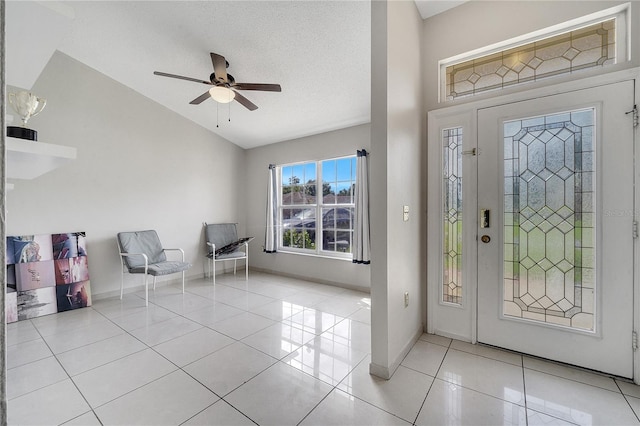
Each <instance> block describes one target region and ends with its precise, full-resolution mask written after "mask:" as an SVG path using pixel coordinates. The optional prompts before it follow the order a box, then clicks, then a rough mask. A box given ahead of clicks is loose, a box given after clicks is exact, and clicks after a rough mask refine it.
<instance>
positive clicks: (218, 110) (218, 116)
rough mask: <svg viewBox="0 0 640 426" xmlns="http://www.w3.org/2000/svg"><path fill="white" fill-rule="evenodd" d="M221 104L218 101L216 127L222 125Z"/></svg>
mask: <svg viewBox="0 0 640 426" xmlns="http://www.w3.org/2000/svg"><path fill="white" fill-rule="evenodd" d="M219 123H220V104H219V103H217V102H216V127H220V124H219Z"/></svg>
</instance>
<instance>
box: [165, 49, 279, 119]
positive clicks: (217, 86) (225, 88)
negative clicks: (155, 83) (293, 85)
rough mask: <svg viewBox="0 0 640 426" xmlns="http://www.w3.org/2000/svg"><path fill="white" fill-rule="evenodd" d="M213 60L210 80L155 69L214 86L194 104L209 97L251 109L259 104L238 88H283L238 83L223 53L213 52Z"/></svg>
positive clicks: (271, 90) (171, 75) (273, 85)
mask: <svg viewBox="0 0 640 426" xmlns="http://www.w3.org/2000/svg"><path fill="white" fill-rule="evenodd" d="M211 62H213V73H212V74H211V75H210V76H209V81H206V80H200V79H197V78H191V77H184V76H181V75H175V74H168V73H166V72H160V71H154V72H153V73H154V74H155V75H159V76H162V77H171V78H179V79H181V80H187V81H195V82H196V83H202V84H207V85H209V86H213V87H212V88H211V89H209V90H207V91H206V92H204V93H203V94H202V95H200V96H198V97H197V98H195V99H194V100H192V101H191V102H189V103H190V104H192V105H198V104H201V103H202V102H204V101H206V100H207V99H209V98H213V99H214V100H215V101H217V102H220V103H229V102H231V101H233V100H236V101H237V102H238V103H239V104H241V105H242V106H244V107H245V108H247V109H248V110H249V111H254V110H256V109H258V107H257V105H256V104H254V103H253V102H251V101H250V100H249V99H247V98H245V97H244V96H242V95H241V94H240V93H238V92H237V91H238V90H261V91H265V92H281V91H282V88H281V87H280V85H279V84H261V83H236V80H235V79H234V78H233V76H232V75H231V74H228V73H227V68H228V67H229V62H228V61H227V60H226V59H225V58H224V56H222V55H218V54H217V53H213V52H212V53H211Z"/></svg>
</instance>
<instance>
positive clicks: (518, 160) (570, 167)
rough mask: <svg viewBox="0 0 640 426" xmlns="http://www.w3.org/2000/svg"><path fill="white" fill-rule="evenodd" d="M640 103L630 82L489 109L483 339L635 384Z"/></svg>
mask: <svg viewBox="0 0 640 426" xmlns="http://www.w3.org/2000/svg"><path fill="white" fill-rule="evenodd" d="M633 105H634V82H633V81H631V80H630V81H622V82H619V83H614V84H607V85H602V86H597V87H593V88H590V89H583V90H577V91H573V92H570V93H565V94H556V95H552V96H547V97H542V98H537V99H531V100H528V101H521V102H514V103H511V104H504V105H500V106H496V107H490V108H485V109H480V110H478V152H479V155H478V156H477V173H478V180H477V200H478V204H477V206H476V207H477V209H478V211H479V212H488V213H487V215H486V221H485V220H484V219H485V216H484V214H483V215H482V218H483V220H481V221H480V224H479V226H478V228H477V232H478V242H477V265H478V267H477V270H478V273H477V276H478V300H477V319H478V320H477V339H478V341H479V342H481V343H486V344H490V345H494V346H498V347H503V348H507V349H512V350H515V351H519V352H523V353H527V354H531V355H536V356H540V357H544V358H548V359H553V360H556V361H561V362H567V363H570V364H575V365H579V366H582V367H586V368H590V369H594V370H598V371H603V372H606V373H611V374H616V375H619V376H623V377H632V376H633V350H632V345H631V339H632V331H633V265H634V255H633V252H634V240H633V232H632V229H633V220H634V218H633V214H631V213H629V212H633V211H634V201H633V200H634V189H633V187H634V148H633V118H632V117H630V115H631V114H625V113H626V112H627V111H629V110H630V109H631V108H633ZM616 212H621V213H616ZM489 213H490V214H489ZM480 225H483V226H480Z"/></svg>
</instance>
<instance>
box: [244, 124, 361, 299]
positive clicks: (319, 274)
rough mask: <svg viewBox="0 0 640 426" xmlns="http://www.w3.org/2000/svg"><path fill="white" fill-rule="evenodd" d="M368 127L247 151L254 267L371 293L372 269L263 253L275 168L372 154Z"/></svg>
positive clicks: (246, 202) (247, 207)
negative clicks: (358, 152)
mask: <svg viewBox="0 0 640 426" xmlns="http://www.w3.org/2000/svg"><path fill="white" fill-rule="evenodd" d="M370 146H371V144H370V126H369V125H368V124H365V125H360V126H354V127H349V128H346V129H342V130H336V131H332V132H327V133H322V134H319V135H315V136H308V137H304V138H300V139H294V140H290V141H285V142H280V143H276V144H271V145H267V146H263V147H258V148H253V149H249V150H247V151H246V153H245V156H246V168H245V169H244V170H243V172H244V173H245V177H244V179H245V181H246V184H245V188H246V193H245V198H244V207H243V210H244V212H245V215H246V230H245V231H246V234H247V235H251V236H254V237H256V239H255V240H254V241H253V242H252V243H251V244H250V245H249V249H250V251H249V256H250V259H251V261H250V262H249V263H250V265H251V267H252V268H258V269H261V270H264V271H271V272H275V273H282V274H287V275H292V276H298V277H305V278H308V279H311V280H315V281H320V282H328V283H334V284H338V285H341V286H346V287H353V288H359V289H363V290H368V289H369V286H370V269H369V266H368V265H356V264H354V263H352V262H351V261H350V260H349V261H347V260H339V259H330V258H321V257H314V256H304V255H299V254H290V253H283V252H278V253H276V254H267V253H264V252H263V245H264V235H265V223H266V217H265V212H266V206H267V198H266V195H267V176H268V174H267V173H268V167H269V164H276V165H281V164H287V163H293V162H298V161H308V160H322V159H327V158H334V157H341V156H345V155H355V154H356V150H358V149H363V148H364V149H366V150H370Z"/></svg>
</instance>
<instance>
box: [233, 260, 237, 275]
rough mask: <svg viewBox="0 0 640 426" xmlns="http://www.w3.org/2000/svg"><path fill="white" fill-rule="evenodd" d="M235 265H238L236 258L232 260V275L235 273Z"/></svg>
mask: <svg viewBox="0 0 640 426" xmlns="http://www.w3.org/2000/svg"><path fill="white" fill-rule="evenodd" d="M236 266H238V261H237V260H234V261H233V275H235V274H236Z"/></svg>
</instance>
